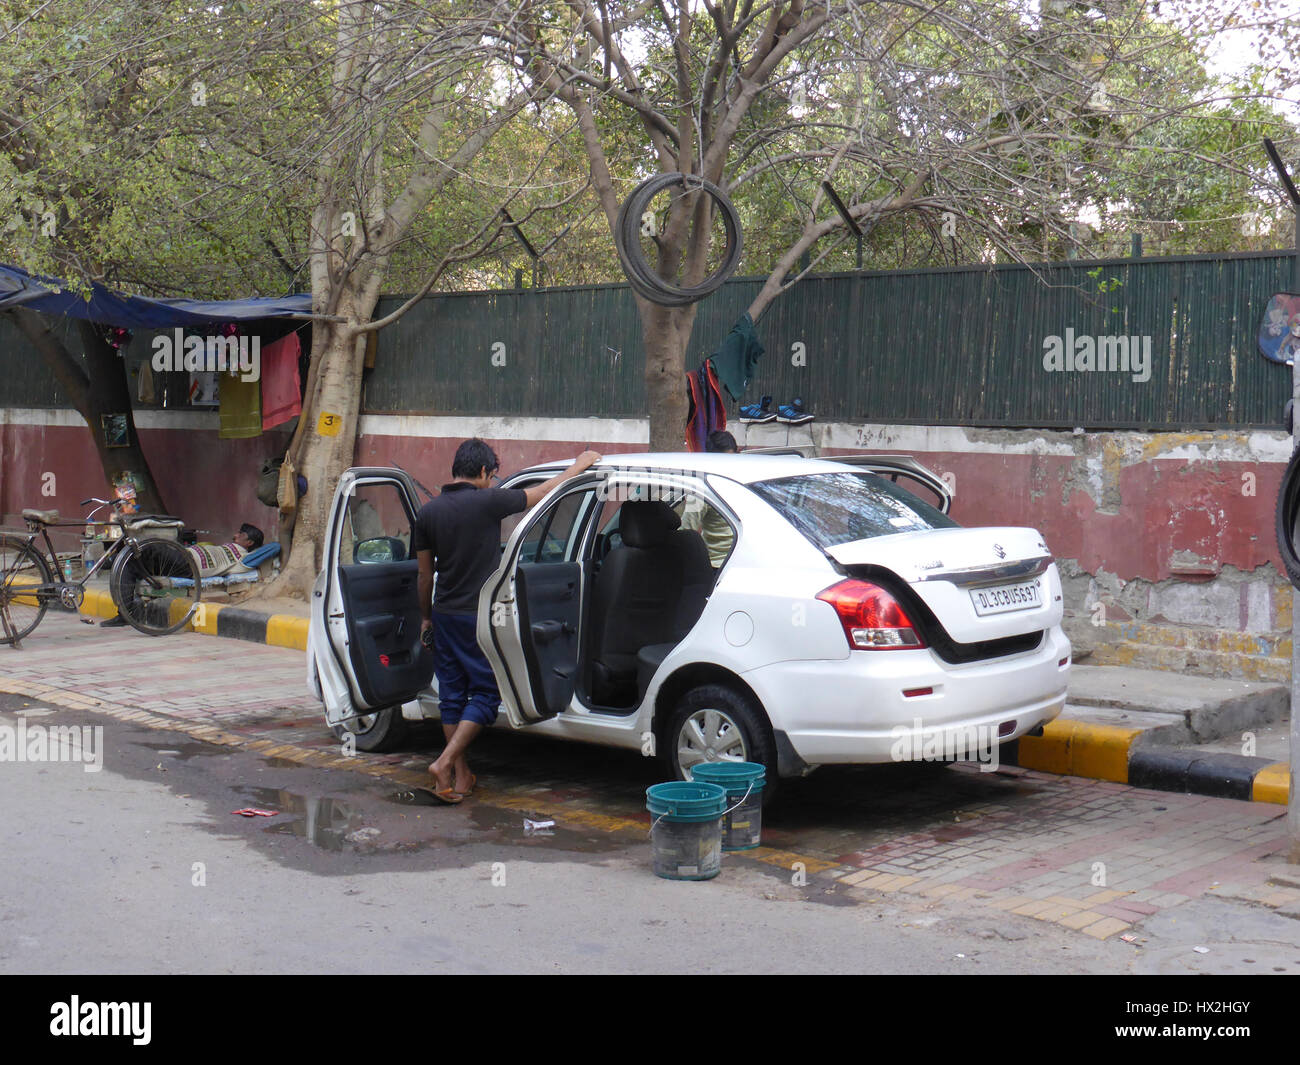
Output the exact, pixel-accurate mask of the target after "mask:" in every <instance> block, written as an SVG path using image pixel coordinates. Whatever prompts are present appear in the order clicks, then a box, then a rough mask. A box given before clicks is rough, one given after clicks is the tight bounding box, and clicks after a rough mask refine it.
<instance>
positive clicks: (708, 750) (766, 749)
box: [663, 684, 777, 805]
mask: <svg viewBox="0 0 1300 1065" xmlns="http://www.w3.org/2000/svg"><path fill="white" fill-rule="evenodd" d="M664 740H665V743H664V746H663V751H664V758H665V760H666V761H667V763H668V770H669V774H670V775H671V776H672V777H673V779H674V780H689V779H690V777H691V767H692V766H695V765H698V764H700V763H701V762H760V763H762V765H763V766H764V767H765V769H766V771H767V772H766V782H765V784H764V786H763V802H764V804H765V805H766V803H767V802H768V801H770V799H771V798H772V796H773V795H774V794H775V792H776V786H777V774H776V743H775V741H774V740H773V739H772V727H771V725H770V724H768V720H767V716H766V715H765V714H764V713H763V711H762V710H760V709H759V708H758V707H757V706H756V705H754V702H753V700H752V699H751V698H750V697H749V696H747V695H745V694H742V693H741V692H739V691H737V690H735V689H734V688H729V687H727V686H725V685H722V684H702V685H700V686H699V687H696V688H691V689H690V690H689V691H687V692H686V693H685V694H684V695H682V697H681V698H680V699H679V700H678V701H677V706H676V707H675V708H674V710H673V714H672V717H671V718H669V721H668V728H667V730H666V732H665V734H664Z"/></svg>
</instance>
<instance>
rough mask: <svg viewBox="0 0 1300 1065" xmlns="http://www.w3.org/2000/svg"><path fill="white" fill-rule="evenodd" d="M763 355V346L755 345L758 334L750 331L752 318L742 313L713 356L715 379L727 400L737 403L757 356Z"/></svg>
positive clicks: (748, 379)
mask: <svg viewBox="0 0 1300 1065" xmlns="http://www.w3.org/2000/svg"><path fill="white" fill-rule="evenodd" d="M762 354H763V345H762V344H760V343H759V342H758V333H757V332H756V331H755V330H754V319H752V318H751V317H750V316H749V312H748V311H746V312H745V313H744V314H742V315H741V316H740V318H739V319H738V320H737V322H736V324H735V325H733V326H732V327H731V332H730V333H728V334H727V336H726V338H725V339H724V340H723V341H722V347H720V348H719V349H718V350H717V351H715V352H714V353H713V356H712V360H713V369H714V370H715V371H716V372H717V375H718V380H719V381H721V382H722V386H723V387H724V388H725V389H726V390H727V392H728V393H730V395H731V398H732V399H734V400H739V399H740V397H741V394H742V393H743V392H744V391H745V386H746V385H747V384H749V382H750V379H751V378H752V377H753V376H754V370H755V368H756V367H757V366H758V360H759V357H760V356H761V355H762Z"/></svg>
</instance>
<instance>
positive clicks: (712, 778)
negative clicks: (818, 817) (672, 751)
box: [691, 762, 767, 851]
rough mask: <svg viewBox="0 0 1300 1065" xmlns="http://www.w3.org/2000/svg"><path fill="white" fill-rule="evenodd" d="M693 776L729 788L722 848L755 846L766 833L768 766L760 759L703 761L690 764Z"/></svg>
mask: <svg viewBox="0 0 1300 1065" xmlns="http://www.w3.org/2000/svg"><path fill="white" fill-rule="evenodd" d="M691 778H692V779H693V780H696V781H699V782H701V783H707V784H717V785H718V786H719V787H721V788H725V789H726V791H727V812H726V814H725V815H724V816H723V818H722V849H723V850H724V851H747V850H753V849H754V848H755V847H757V846H758V845H759V842H760V841H761V839H762V836H763V785H764V783H766V781H767V769H766V767H765V766H763V765H762V764H761V763H759V762H701V763H700V764H699V765H697V766H693V767H692V768H691Z"/></svg>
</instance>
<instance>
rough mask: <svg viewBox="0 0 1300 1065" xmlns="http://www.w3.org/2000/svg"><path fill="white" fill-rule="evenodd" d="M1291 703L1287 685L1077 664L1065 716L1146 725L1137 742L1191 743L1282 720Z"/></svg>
mask: <svg viewBox="0 0 1300 1065" xmlns="http://www.w3.org/2000/svg"><path fill="white" fill-rule="evenodd" d="M1290 703H1291V693H1290V689H1289V687H1288V686H1287V685H1285V684H1272V683H1265V682H1261V681H1248V680H1233V679H1222V678H1214V677H1198V676H1188V675H1185V674H1181V673H1169V672H1165V671H1161V670H1153V669H1131V668H1126V667H1124V666H1087V665H1076V666H1074V667H1072V668H1071V670H1070V690H1069V696H1068V705H1067V706H1066V710H1065V714H1064V716H1066V717H1071V718H1074V719H1076V720H1082V721H1088V722H1091V723H1094V724H1108V725H1118V726H1121V727H1127V728H1140V729H1143V733H1142V736H1141V738H1140V740H1139V741H1138V742H1140V743H1141V744H1142V745H1144V746H1146V745H1162V746H1164V745H1179V746H1187V745H1194V744H1200V743H1208V742H1211V741H1213V740H1218V739H1221V738H1227V739H1233V738H1239V737H1240V735H1241V733H1242V732H1246V731H1249V730H1251V729H1252V728H1256V727H1258V726H1260V725H1265V724H1269V723H1271V722H1277V721H1282V720H1284V719H1285V718H1286V716H1287V713H1288V711H1289V709H1290Z"/></svg>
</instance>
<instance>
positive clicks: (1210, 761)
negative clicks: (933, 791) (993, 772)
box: [1004, 718, 1291, 806]
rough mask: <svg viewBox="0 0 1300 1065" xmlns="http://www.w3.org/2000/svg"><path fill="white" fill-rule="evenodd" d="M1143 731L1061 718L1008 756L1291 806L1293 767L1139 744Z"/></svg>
mask: <svg viewBox="0 0 1300 1065" xmlns="http://www.w3.org/2000/svg"><path fill="white" fill-rule="evenodd" d="M1142 732H1143V730H1142V729H1138V728H1122V727H1120V726H1117V725H1094V724H1090V723H1088V722H1086V721H1073V720H1069V719H1062V718H1058V719H1057V720H1055V721H1053V722H1051V723H1050V724H1048V725H1047V726H1046V727H1045V728H1044V729H1043V734H1042V735H1041V736H1022V737H1020V739H1019V740H1017V741H1016V742H1015V743H1014V744H1011V745H1010V746H1011V747H1013V748H1014V750H1013V751H1010V752H1008V755H1009V757H1007V756H1004V757H1007V760H1008V761H1011V762H1012V763H1013V764H1015V765H1018V766H1020V767H1022V768H1024V769H1037V770H1039V771H1040V772H1044V773H1059V774H1061V775H1063V776H1072V777H1086V778H1088V779H1090V780H1110V781H1114V782H1115V783H1117V784H1129V785H1131V786H1132V787H1135V788H1147V789H1150V790H1152V791H1178V792H1183V793H1185V794H1194V795H1213V796H1216V797H1217V798H1222V799H1247V800H1251V801H1253V802H1272V803H1280V804H1281V805H1283V806H1285V805H1286V803H1287V799H1288V795H1287V784H1288V781H1289V780H1290V776H1291V767H1290V766H1289V765H1288V764H1287V763H1286V762H1270V761H1269V760H1268V759H1267V758H1248V757H1246V756H1244V755H1236V754H1222V753H1219V752H1207V751H1198V750H1194V749H1191V748H1185V747H1145V746H1142V747H1139V746H1135V742H1136V740H1137V738H1138V737H1139V736H1141V735H1142Z"/></svg>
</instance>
